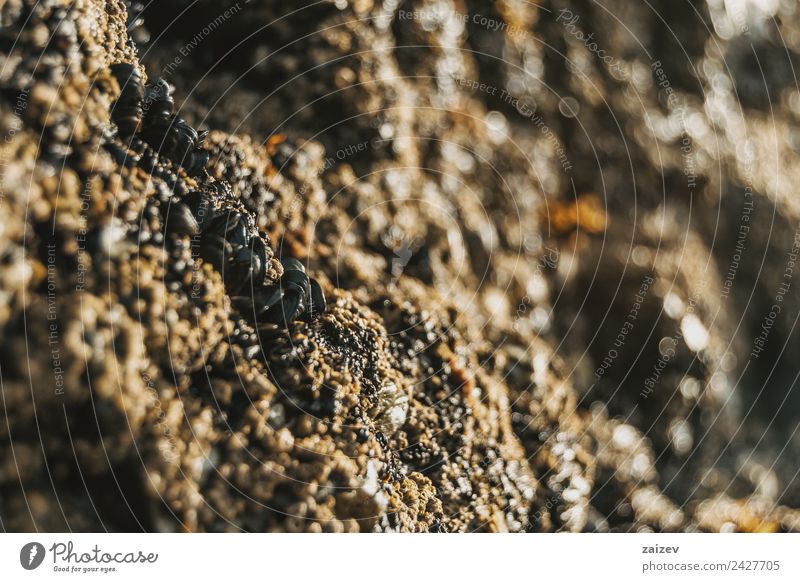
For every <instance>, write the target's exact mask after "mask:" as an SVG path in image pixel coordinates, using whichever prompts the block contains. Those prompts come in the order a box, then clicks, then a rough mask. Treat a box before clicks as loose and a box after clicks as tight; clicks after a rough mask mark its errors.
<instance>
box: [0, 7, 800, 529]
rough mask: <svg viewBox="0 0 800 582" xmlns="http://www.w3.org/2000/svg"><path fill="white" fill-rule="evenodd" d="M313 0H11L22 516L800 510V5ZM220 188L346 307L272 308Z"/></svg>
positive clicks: (229, 525)
mask: <svg viewBox="0 0 800 582" xmlns="http://www.w3.org/2000/svg"><path fill="white" fill-rule="evenodd" d="M284 4H285V3H280V2H264V3H252V4H250V3H243V2H242V3H236V4H232V5H229V6H226V7H221V6H220V5H219V3H217V2H212V1H211V0H199V1H197V2H188V1H181V0H165V1H164V2H159V7H158V10H155V9H150V10H144V11H143V13H142V16H143V18H144V22H145V28H144V29H143V28H135V27H131V29H130V30H126V20H127V21H128V22H129V23H131V22H132V21H133V20H135V18H129V14H128V7H126V4H125V3H124V2H122V1H120V0H112V1H109V2H100V1H99V0H80V1H78V2H66V1H61V0H42V1H38V2H33V1H30V0H24V1H21V0H9V1H7V2H5V3H4V4H3V5H2V7H0V18H1V19H2V23H1V24H2V27H3V28H2V30H1V31H0V40H1V41H2V43H3V45H4V46H3V48H4V50H3V54H2V56H1V57H0V59H2V67H0V88H1V89H2V94H1V95H0V97H1V98H0V126H2V131H3V134H4V139H3V140H2V142H0V172H1V173H2V181H1V182H0V207H2V209H3V220H2V222H0V378H1V379H2V403H1V405H2V409H3V414H2V415H0V439H2V441H3V442H4V443H5V445H4V446H3V449H2V453H0V524H2V528H3V529H4V530H7V531H33V530H38V531H62V530H71V531H96V530H104V529H105V530H109V531H135V530H147V531H241V530H247V531H330V532H342V531H397V530H400V531H435V532H440V531H441V532H443V531H497V532H506V531H563V530H566V531H697V530H702V531H797V530H798V529H800V513H798V511H797V510H795V509H793V508H796V507H800V488H799V487H798V480H797V469H796V458H797V454H798V452H800V441H798V436H797V430H796V429H797V415H796V412H795V411H796V408H797V404H798V399H799V397H798V393H797V391H796V390H795V391H793V390H792V387H793V386H794V383H795V380H796V373H797V365H796V362H793V361H792V358H791V355H792V354H793V353H796V350H797V348H798V345H797V339H796V334H794V326H795V324H796V322H797V315H798V305H799V304H800V294H799V293H798V292H797V285H790V287H789V288H788V291H786V292H784V293H781V292H780V289H781V288H780V284H781V282H782V281H784V277H785V274H786V273H787V272H788V274H789V279H788V282H789V283H791V277H792V271H791V268H793V266H794V264H793V263H792V265H791V266H790V264H789V261H793V260H794V259H791V256H792V253H795V252H797V250H798V248H797V247H798V246H799V245H800V243H798V242H797V241H798V240H800V238H798V237H799V236H800V235H799V234H798V233H799V232H800V231H799V230H798V229H800V226H799V225H800V204H798V202H797V197H796V196H795V195H794V192H793V188H794V186H795V184H796V183H797V180H796V179H794V173H796V172H798V171H800V169H798V168H800V166H797V164H792V163H791V162H792V160H793V159H794V158H795V157H796V154H797V149H798V148H800V140H798V129H797V127H798V122H799V121H800V92H799V91H798V88H797V87H796V86H795V85H794V84H787V83H788V81H789V79H790V78H791V76H790V74H788V73H787V71H788V72H791V71H792V69H791V60H789V59H790V58H794V57H795V56H796V51H797V50H798V46H796V45H797V43H798V42H800V40H798V39H800V22H799V21H797V19H796V15H795V12H796V11H797V10H798V6H797V5H796V4H795V3H794V2H784V3H780V4H779V3H775V6H776V8H775V9H774V12H773V13H764V12H760V10H762V9H761V8H751V9H750V11H749V12H745V13H744V14H743V15H742V14H738V13H737V14H729V13H728V12H725V9H724V8H722V7H721V6H722V3H719V2H710V1H709V2H708V4H706V3H703V2H693V3H692V5H693V6H694V8H695V9H696V11H697V12H696V14H695V13H692V12H689V10H690V9H689V8H684V9H682V10H681V11H676V10H673V9H672V8H671V3H670V2H667V0H662V1H658V2H653V3H651V5H652V9H651V8H649V7H648V6H649V5H648V4H647V3H642V4H639V3H626V4H625V5H624V6H622V5H619V4H617V5H615V7H614V9H613V12H612V11H609V10H608V9H607V8H606V7H603V6H602V5H600V4H597V3H592V2H584V1H582V0H580V1H579V0H575V1H573V2H562V1H558V2H556V1H554V2H546V3H543V4H541V5H538V6H537V5H534V4H533V3H530V2H517V1H513V0H503V1H498V2H496V3H494V4H490V3H485V4H486V6H485V7H482V8H481V9H478V8H476V7H475V6H473V5H472V4H466V3H463V2H460V1H456V0H435V1H416V2H400V3H398V2H388V1H387V2H383V3H381V2H377V1H372V0H352V1H346V0H345V1H339V0H337V1H336V2H322V3H314V4H313V5H312V6H309V7H305V8H302V7H301V6H298V7H297V8H294V7H293V8H292V12H291V13H290V9H289V8H288V7H287V6H285V5H284ZM687 6H688V5H687ZM301 8H302V9H301ZM793 15H794V16H793ZM662 16H663V18H662ZM701 20H702V22H701ZM703 23H705V24H706V25H708V26H705V25H704V24H703ZM666 27H670V28H666ZM145 29H146V30H145ZM590 34H591V35H592V38H591V40H587V36H588V35H590ZM751 44H753V46H754V47H755V48H754V50H751V48H750V45H751ZM600 51H602V52H600ZM754 54H755V55H756V60H755V61H753V55H754ZM759 58H761V59H769V60H770V62H771V63H772V64H773V65H774V66H773V67H771V68H770V71H768V72H765V74H766V75H767V77H766V78H765V79H764V78H762V76H761V74H760V73H759V72H758V71H759V66H758V59H759ZM138 61H141V63H142V65H143V67H144V69H143V70H144V71H145V72H146V74H147V76H148V78H150V79H152V78H155V77H157V76H162V77H164V78H166V79H167V81H169V82H170V83H171V84H173V85H174V86H175V87H176V91H175V95H176V102H177V103H178V105H179V106H180V113H181V115H183V116H184V117H186V118H187V119H188V120H189V121H190V122H192V123H193V124H194V125H195V126H200V127H207V128H210V129H211V133H210V135H209V137H208V139H207V142H206V147H207V148H208V149H209V150H210V152H211V162H210V164H209V166H208V175H206V176H202V177H199V178H192V177H189V176H188V175H186V173H185V172H184V171H183V170H182V169H180V168H177V167H176V166H175V165H174V164H172V162H170V161H169V160H167V159H166V158H164V157H163V156H161V155H159V153H158V152H156V151H153V150H152V149H151V148H150V147H149V146H147V145H145V144H144V143H142V142H140V141H138V140H134V141H133V142H131V143H130V144H128V143H125V142H123V141H122V140H121V139H120V137H119V136H118V135H117V133H116V128H115V126H114V124H113V123H112V122H111V120H110V114H109V110H110V107H111V105H112V104H113V103H114V101H115V99H116V98H117V96H118V95H119V92H120V87H119V84H118V83H117V81H116V80H115V79H114V78H113V77H112V75H111V74H110V72H109V67H110V65H112V64H114V63H118V62H138ZM780 71H783V73H780ZM198 190H202V191H207V192H214V193H215V194H214V195H215V197H216V198H217V201H218V202H222V201H223V200H224V201H225V203H226V204H233V205H236V206H237V207H238V208H241V209H242V211H243V212H247V213H248V215H249V216H251V217H252V219H253V221H254V223H255V225H256V226H257V227H258V228H259V229H260V230H261V231H262V232H264V233H265V234H267V235H269V240H270V243H271V245H270V246H271V255H270V263H269V264H270V266H269V274H268V277H270V278H271V279H273V280H274V279H276V278H277V277H278V275H279V271H280V265H279V263H278V261H277V258H278V257H283V256H294V257H297V258H299V259H301V260H302V261H303V262H305V263H306V264H307V265H308V266H309V269H310V272H311V273H313V275H314V276H315V277H316V278H317V279H318V280H319V281H320V282H321V283H322V285H323V288H324V290H325V292H326V294H327V297H328V305H329V309H328V312H327V313H326V314H325V315H324V316H323V317H321V318H320V319H319V320H317V321H315V322H313V323H310V324H309V323H301V322H296V323H295V324H294V325H293V326H292V327H291V329H290V331H289V333H287V334H285V335H283V336H278V337H264V336H261V337H260V336H259V334H258V333H257V332H256V330H254V329H253V328H252V327H251V326H250V325H249V324H248V323H247V321H246V319H245V318H244V317H243V314H241V313H238V312H237V311H236V309H234V308H233V307H232V304H231V298H230V297H229V295H228V294H226V291H225V286H224V285H223V282H222V279H221V276H220V274H219V273H218V272H217V271H215V270H214V269H213V268H212V267H211V265H209V264H205V263H204V262H203V261H202V259H200V258H199V257H198V255H197V252H196V248H195V247H194V245H193V242H192V240H191V239H190V237H188V236H179V235H178V236H176V235H175V234H174V233H171V232H170V231H169V228H166V230H165V225H164V220H163V219H162V216H163V208H164V206H165V205H166V204H168V203H169V202H170V201H171V200H173V199H176V200H180V199H183V198H185V197H186V196H188V195H189V193H190V192H193V191H198ZM745 217H747V218H745ZM742 241H744V242H742ZM787 269H789V270H788V271H787ZM778 296H780V299H776V297H778ZM773 305H780V308H781V311H780V313H779V314H778V316H777V317H770V315H769V314H770V311H771V307H770V306H773ZM765 318H766V319H765ZM765 321H766V322H771V323H769V327H768V329H769V333H768V336H767V338H766V340H764V341H762V344H765V348H764V350H763V353H759V354H758V356H754V355H752V354H753V351H754V346H758V345H760V344H758V343H757V340H758V338H759V337H761V334H762V332H763V329H764V327H763V326H764V324H765ZM762 339H763V338H762ZM754 342H755V343H754Z"/></svg>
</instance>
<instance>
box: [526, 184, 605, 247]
mask: <svg viewBox="0 0 800 582" xmlns="http://www.w3.org/2000/svg"><path fill="white" fill-rule="evenodd" d="M542 219H543V221H544V222H545V228H548V229H549V230H550V231H551V232H552V233H553V234H554V235H556V236H558V235H565V234H569V233H571V232H573V231H577V232H585V233H589V234H600V233H602V232H603V231H604V230H605V229H606V226H607V225H608V216H607V215H606V211H605V209H604V208H603V203H602V202H601V201H600V198H599V197H598V196H597V195H596V194H593V193H587V194H581V195H580V196H578V199H577V200H575V201H574V202H551V203H548V205H547V207H546V208H545V209H544V212H543V217H542Z"/></svg>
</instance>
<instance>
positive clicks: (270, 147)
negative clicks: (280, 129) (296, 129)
mask: <svg viewBox="0 0 800 582" xmlns="http://www.w3.org/2000/svg"><path fill="white" fill-rule="evenodd" d="M285 141H286V136H285V135H284V134H282V133H276V134H273V135H271V136H269V138H268V139H267V141H266V143H265V144H264V146H265V147H266V148H267V154H268V155H270V156H271V155H272V154H274V153H275V148H276V147H278V146H279V145H280V144H282V143H283V142H285Z"/></svg>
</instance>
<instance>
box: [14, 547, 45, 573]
mask: <svg viewBox="0 0 800 582" xmlns="http://www.w3.org/2000/svg"><path fill="white" fill-rule="evenodd" d="M43 561H44V546H43V545H42V544H40V543H39V542H30V543H27V544H25V545H24V546H22V549H21V550H20V551H19V563H20V564H22V567H23V568H25V569H26V570H35V569H36V568H38V567H39V566H41V564H42V562H43Z"/></svg>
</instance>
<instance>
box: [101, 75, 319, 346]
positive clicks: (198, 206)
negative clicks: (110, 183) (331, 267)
mask: <svg viewBox="0 0 800 582" xmlns="http://www.w3.org/2000/svg"><path fill="white" fill-rule="evenodd" d="M111 72H112V74H113V75H114V76H115V77H116V79H117V81H118V83H119V85H120V88H121V93H120V96H119V98H118V99H117V101H116V103H115V104H114V106H113V109H112V111H111V117H112V120H113V121H114V123H115V124H116V125H117V128H118V131H119V135H120V136H121V137H123V138H127V139H129V140H130V142H131V145H134V144H133V142H134V141H136V140H137V138H138V137H141V139H142V140H143V141H144V142H145V143H146V144H148V145H149V146H150V147H152V148H153V149H154V150H156V151H157V152H158V154H159V155H162V156H164V157H166V158H168V159H170V160H172V161H173V162H174V163H176V164H178V165H180V166H181V167H183V168H184V170H186V172H187V173H188V174H189V175H194V176H198V175H200V174H202V173H205V168H206V165H207V164H208V162H209V152H208V151H207V150H204V149H203V148H202V144H203V141H204V140H205V137H206V134H207V132H206V131H201V132H197V131H196V130H195V129H194V128H193V127H191V126H190V125H189V124H188V123H187V122H186V121H185V120H184V119H182V118H180V117H178V116H177V115H175V113H174V107H175V102H174V100H173V98H172V95H171V90H170V87H169V85H168V84H167V83H166V81H164V80H163V79H156V80H155V81H154V82H153V83H150V84H148V85H144V83H143V80H142V77H141V74H140V72H139V69H138V68H137V67H136V66H135V65H132V64H129V63H119V64H116V65H113V66H112V67H111ZM140 143H141V142H140ZM134 149H136V148H134ZM206 176H207V174H206ZM226 187H227V184H224V183H215V184H213V186H212V190H214V192H209V191H194V192H189V193H188V194H186V195H185V196H183V197H182V198H181V199H179V200H174V199H173V200H170V201H169V202H168V203H166V204H165V205H164V206H162V214H163V219H164V223H165V228H166V231H167V232H168V233H171V234H174V235H178V236H182V235H188V236H189V237H191V238H192V239H193V240H198V239H199V255H200V257H201V258H202V259H203V260H204V261H206V262H208V263H210V264H211V265H212V266H213V267H214V268H215V269H216V270H217V271H219V272H220V273H221V275H222V278H223V281H224V283H225V288H226V290H227V292H228V294H229V295H230V296H231V301H232V303H233V305H234V307H235V308H236V309H237V310H238V311H239V312H240V313H241V314H242V315H243V316H244V317H245V318H247V319H249V320H250V321H251V322H253V323H255V324H256V325H257V326H258V329H259V331H261V332H266V331H269V332H274V331H278V330H280V329H285V328H287V327H288V326H289V324H290V323H291V322H292V321H295V320H303V321H311V320H313V319H316V318H317V317H319V316H320V315H322V314H323V313H324V312H325V309H326V303H325V295H324V294H323V291H322V288H321V287H320V285H319V283H318V282H317V281H316V280H315V279H312V278H310V277H309V276H308V275H307V274H306V271H305V268H304V266H303V264H302V263H301V262H300V261H298V260H297V259H294V258H284V259H281V264H282V266H283V275H282V276H281V278H280V279H279V280H278V281H277V283H271V282H270V281H269V280H268V278H267V275H268V253H267V243H266V242H265V236H263V235H262V234H261V233H259V232H258V230H257V229H256V227H255V224H254V220H253V218H252V217H251V216H250V215H249V214H248V213H247V212H246V211H244V210H243V209H242V210H239V209H236V208H234V207H233V206H225V205H215V202H214V201H215V200H223V199H225V198H226V196H225V195H224V193H222V192H219V190H220V189H222V190H224V189H225V188H226Z"/></svg>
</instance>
